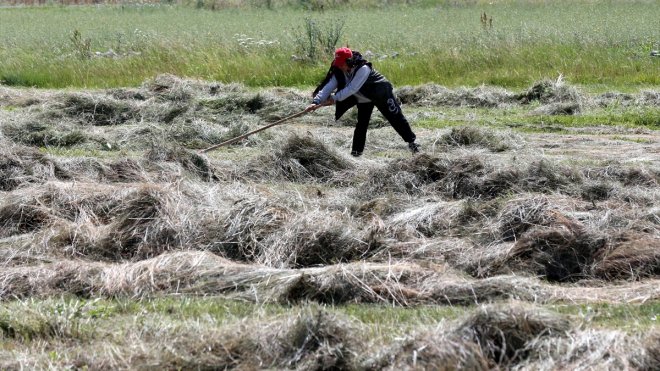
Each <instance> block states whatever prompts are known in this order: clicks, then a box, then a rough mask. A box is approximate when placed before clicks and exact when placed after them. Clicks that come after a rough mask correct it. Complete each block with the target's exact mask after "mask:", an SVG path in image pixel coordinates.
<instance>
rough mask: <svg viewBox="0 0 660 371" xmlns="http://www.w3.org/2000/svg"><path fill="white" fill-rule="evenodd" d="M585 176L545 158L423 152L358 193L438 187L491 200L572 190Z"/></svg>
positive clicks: (390, 167) (451, 194) (382, 171)
mask: <svg viewBox="0 0 660 371" xmlns="http://www.w3.org/2000/svg"><path fill="white" fill-rule="evenodd" d="M583 182H584V178H583V176H582V174H581V173H579V172H578V171H577V170H575V169H573V168H570V167H567V166H564V165H561V164H558V163H554V162H550V161H548V160H545V159H540V160H532V161H530V162H519V163H516V164H514V165H512V166H511V167H507V168H499V169H498V168H496V167H495V166H494V164H491V163H488V162H486V161H485V160H484V159H482V157H481V156H478V155H470V154H468V155H464V156H460V157H449V156H444V157H435V156H433V155H428V154H421V155H418V156H415V157H413V158H411V159H400V160H394V161H392V162H390V163H389V164H387V165H386V166H384V167H380V168H375V169H372V170H371V171H369V173H368V174H367V180H366V181H365V182H364V183H363V184H362V186H361V187H360V189H359V193H360V194H361V195H364V196H370V197H373V196H374V195H382V194H387V193H403V194H409V195H416V196H419V195H424V194H432V193H436V192H439V193H440V194H442V195H444V196H445V197H448V198H454V199H461V198H467V197H469V198H477V199H478V198H486V199H491V198H494V197H497V196H500V195H502V194H506V193H507V192H516V193H519V192H525V191H529V192H542V193H550V192H556V191H561V192H564V193H569V194H570V193H572V192H574V188H575V187H578V186H581V185H582V184H583Z"/></svg>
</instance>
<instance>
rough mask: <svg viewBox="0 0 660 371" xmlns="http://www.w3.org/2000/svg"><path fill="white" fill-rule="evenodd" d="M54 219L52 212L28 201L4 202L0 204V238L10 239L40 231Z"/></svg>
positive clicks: (11, 200) (14, 200)
mask: <svg viewBox="0 0 660 371" xmlns="http://www.w3.org/2000/svg"><path fill="white" fill-rule="evenodd" d="M51 219H52V215H51V213H50V210H49V209H48V208H46V207H43V206H41V205H38V204H37V205H34V204H29V203H26V200H21V199H13V198H10V199H8V200H4V201H3V203H2V204H0V227H2V228H0V237H9V236H14V235H17V234H22V233H29V232H34V231H36V230H39V229H40V228H42V227H43V226H44V225H47V224H48V223H49V222H50V221H51Z"/></svg>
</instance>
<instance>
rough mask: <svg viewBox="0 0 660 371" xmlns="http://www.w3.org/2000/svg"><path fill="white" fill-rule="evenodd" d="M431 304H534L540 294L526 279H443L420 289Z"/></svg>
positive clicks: (508, 277) (531, 282)
mask: <svg viewBox="0 0 660 371" xmlns="http://www.w3.org/2000/svg"><path fill="white" fill-rule="evenodd" d="M424 291H425V292H429V298H430V299H432V301H433V302H436V303H442V304H446V305H473V304H477V305H479V304H487V303H492V302H496V301H501V300H511V299H513V300H524V301H527V302H536V301H539V300H542V299H541V298H540V297H539V296H540V293H541V292H542V291H543V290H542V288H541V286H540V285H539V284H538V283H537V282H535V281H531V280H529V279H526V278H520V277H516V276H497V277H491V278H484V279H479V280H468V279H464V280H455V281H451V280H447V282H443V283H442V284H437V285H434V284H433V282H427V283H426V285H425V287H424Z"/></svg>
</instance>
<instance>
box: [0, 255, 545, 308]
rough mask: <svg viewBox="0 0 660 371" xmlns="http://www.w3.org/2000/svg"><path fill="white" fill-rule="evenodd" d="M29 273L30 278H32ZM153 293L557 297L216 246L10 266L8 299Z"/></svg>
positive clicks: (501, 280)
mask: <svg viewBox="0 0 660 371" xmlns="http://www.w3.org/2000/svg"><path fill="white" fill-rule="evenodd" d="M26 277H29V279H26ZM65 293H71V294H74V295H80V296H82V297H134V298H146V297H152V296H154V295H163V294H174V293H176V294H189V295H223V296H225V297H230V298H240V299H244V300H250V301H257V302H280V303H298V302H305V301H315V302H320V303H332V304H343V303H390V304H396V305H400V306H411V305H418V304H437V303H443V304H450V305H471V304H483V303H489V302H492V301H500V300H508V299H520V300H527V301H539V302H544V301H548V300H552V296H551V295H549V293H550V290H549V288H546V287H544V286H542V285H541V284H540V283H539V281H538V280H534V279H524V278H517V277H514V276H508V277H506V276H502V277H495V278H492V279H486V280H475V279H471V278H466V277H463V276H462V275H460V274H458V273H456V272H455V271H453V270H451V269H449V268H448V267H447V266H446V265H437V266H435V267H422V266H420V265H417V264H410V263H396V264H394V263H393V264H382V263H380V264H378V263H350V264H335V265H331V266H326V267H319V268H304V269H275V268H268V267H265V266H263V265H256V264H251V265H246V264H238V263H235V262H232V261H230V260H228V259H224V258H222V257H219V256H217V255H214V254H211V253H209V252H199V251H188V252H184V251H180V252H166V253H162V254H160V255H158V256H157V257H155V258H151V259H146V260H141V261H137V262H126V263H121V264H120V263H98V262H84V261H79V260H60V261H57V262H54V263H49V264H42V265H35V266H11V267H6V269H4V270H3V271H2V272H1V273H0V298H2V299H8V298H25V297H51V296H58V295H62V294H65Z"/></svg>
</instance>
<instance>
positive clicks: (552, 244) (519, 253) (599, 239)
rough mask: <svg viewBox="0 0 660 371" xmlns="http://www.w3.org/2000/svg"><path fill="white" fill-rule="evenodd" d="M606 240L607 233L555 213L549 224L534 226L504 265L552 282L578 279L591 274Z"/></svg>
mask: <svg viewBox="0 0 660 371" xmlns="http://www.w3.org/2000/svg"><path fill="white" fill-rule="evenodd" d="M606 241H607V240H606V238H604V236H603V235H601V234H598V233H594V232H591V231H589V230H588V229H586V228H585V227H584V226H583V225H582V224H580V223H579V222H577V221H575V220H573V219H571V218H568V217H566V216H564V215H562V214H560V213H558V212H553V213H552V219H551V220H550V221H549V225H548V226H540V227H534V228H532V229H530V230H528V231H527V232H526V233H525V234H523V235H522V236H521V237H520V239H518V241H517V242H516V243H515V245H514V246H513V248H512V249H511V252H510V255H509V256H508V257H507V258H506V259H505V261H504V262H503V263H502V265H503V266H509V267H512V268H513V269H514V270H521V271H524V272H529V273H532V274H536V275H539V276H543V277H545V278H546V279H547V280H549V281H559V282H562V281H576V280H579V279H582V278H587V277H590V276H591V273H590V267H591V265H592V264H593V263H594V259H595V255H596V253H597V252H598V251H599V250H600V249H602V248H603V247H604V246H605V244H606Z"/></svg>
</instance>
